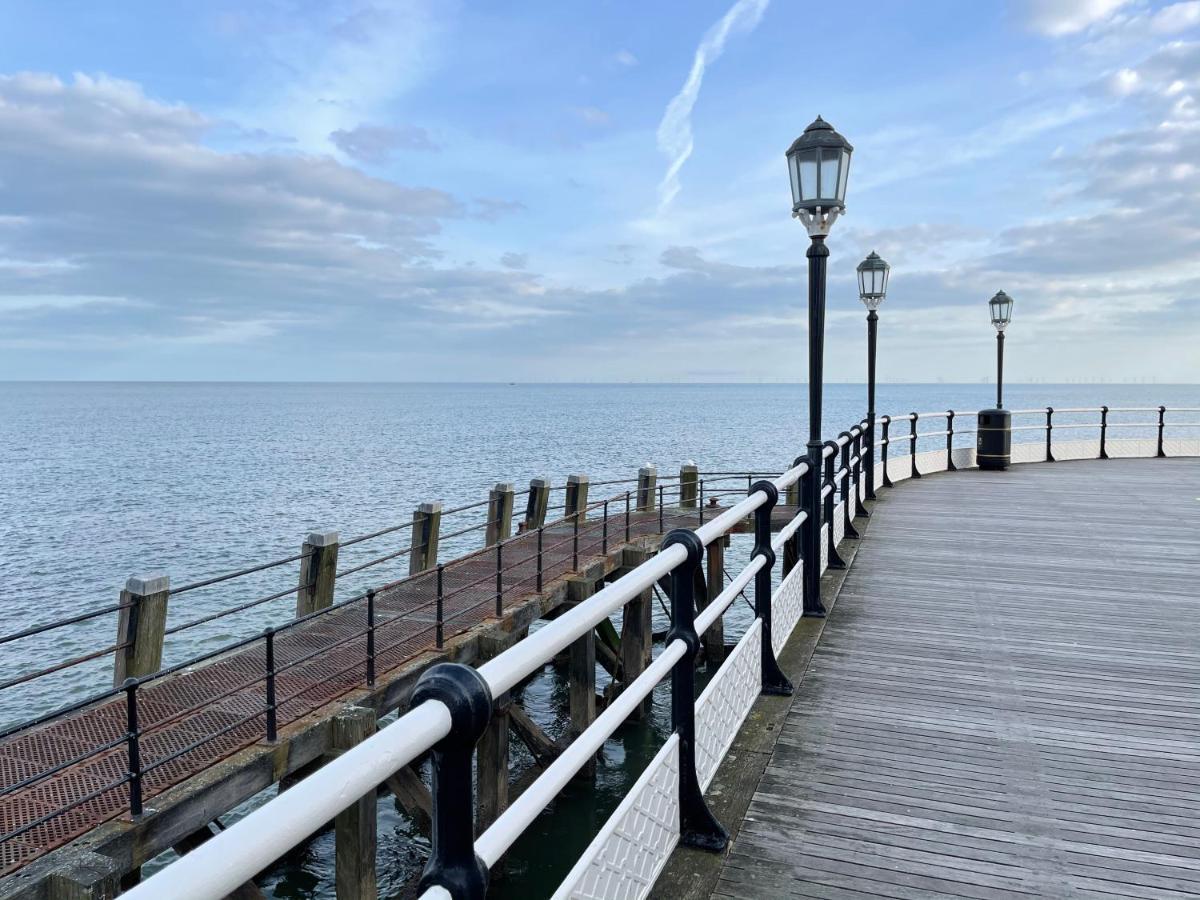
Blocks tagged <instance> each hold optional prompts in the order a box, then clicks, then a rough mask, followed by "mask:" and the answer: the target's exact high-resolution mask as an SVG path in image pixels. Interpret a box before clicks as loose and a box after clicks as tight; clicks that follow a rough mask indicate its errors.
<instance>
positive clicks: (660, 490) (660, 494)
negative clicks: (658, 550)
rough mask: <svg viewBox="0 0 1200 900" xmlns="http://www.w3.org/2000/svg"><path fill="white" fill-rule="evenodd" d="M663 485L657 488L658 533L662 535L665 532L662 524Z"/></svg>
mask: <svg viewBox="0 0 1200 900" xmlns="http://www.w3.org/2000/svg"><path fill="white" fill-rule="evenodd" d="M663 490H664V487H663V485H661V484H660V485H659V486H658V533H659V534H662V533H663V532H664V531H665V530H666V526H665V525H664V524H663Z"/></svg>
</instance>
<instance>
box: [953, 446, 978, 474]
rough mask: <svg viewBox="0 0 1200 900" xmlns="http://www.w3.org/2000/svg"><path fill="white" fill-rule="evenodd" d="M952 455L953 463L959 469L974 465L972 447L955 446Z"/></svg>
mask: <svg viewBox="0 0 1200 900" xmlns="http://www.w3.org/2000/svg"><path fill="white" fill-rule="evenodd" d="M952 455H953V457H954V465H956V466H958V467H959V468H960V469H970V468H974V466H975V465H976V462H975V448H974V447H955V448H954V450H953V451H952Z"/></svg>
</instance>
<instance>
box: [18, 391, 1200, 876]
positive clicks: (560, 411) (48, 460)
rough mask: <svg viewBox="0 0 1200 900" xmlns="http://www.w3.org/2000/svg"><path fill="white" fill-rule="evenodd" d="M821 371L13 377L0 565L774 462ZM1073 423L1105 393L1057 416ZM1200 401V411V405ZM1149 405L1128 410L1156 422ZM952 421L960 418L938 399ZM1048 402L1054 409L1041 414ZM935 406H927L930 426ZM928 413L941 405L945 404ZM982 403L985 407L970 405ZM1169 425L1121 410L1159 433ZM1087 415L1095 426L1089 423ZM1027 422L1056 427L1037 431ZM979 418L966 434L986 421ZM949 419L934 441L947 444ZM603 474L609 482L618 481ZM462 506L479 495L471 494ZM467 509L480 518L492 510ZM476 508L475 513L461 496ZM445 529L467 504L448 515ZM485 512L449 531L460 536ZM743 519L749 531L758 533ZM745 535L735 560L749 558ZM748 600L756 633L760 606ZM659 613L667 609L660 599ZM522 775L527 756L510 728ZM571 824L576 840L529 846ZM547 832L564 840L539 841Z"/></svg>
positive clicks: (28, 583)
mask: <svg viewBox="0 0 1200 900" xmlns="http://www.w3.org/2000/svg"><path fill="white" fill-rule="evenodd" d="M878 393H879V401H878V403H877V407H878V411H879V412H881V413H900V412H908V411H911V410H916V411H919V412H924V411H927V410H939V409H946V408H954V409H959V410H975V409H978V408H980V407H982V406H990V405H991V403H992V399H993V397H994V388H993V387H992V386H990V385H984V384H977V385H962V384H937V385H907V384H906V385H882V386H881V387H880V388H879V392H878ZM806 394H807V389H806V387H805V386H804V385H778V384H764V385H496V384H487V385H427V384H420V385H417V384H159V383H154V384H136V383H120V384H76V383H3V384H0V496H2V497H3V514H2V515H0V546H3V547H4V552H3V553H0V583H2V584H4V585H5V594H4V600H3V608H4V610H5V612H6V613H7V615H6V616H5V621H6V623H7V624H6V626H4V627H3V628H0V633H8V632H10V631H14V630H18V629H20V628H24V627H28V626H30V625H33V624H37V623H39V622H42V621H47V620H52V619H56V618H60V617H64V616H68V615H74V614H78V613H80V612H83V611H85V610H88V609H92V608H96V607H100V606H104V605H108V604H111V603H114V602H116V600H117V597H118V592H119V590H120V588H121V586H122V585H123V584H124V581H125V578H126V577H127V576H129V575H131V574H140V573H145V572H149V571H156V570H165V571H167V572H169V573H170V575H171V578H172V582H173V584H175V585H179V584H183V583H186V582H190V581H194V580H197V579H200V578H203V577H206V576H209V575H214V574H218V573H220V572H223V571H227V570H230V569H234V568H240V567H242V566H244V565H248V564H252V563H255V562H260V561H264V560H267V559H273V558H280V557H285V556H288V555H291V554H293V553H295V552H296V551H297V550H298V549H299V547H300V543H301V541H302V540H303V538H304V536H305V535H306V534H307V533H308V532H309V531H311V530H313V529H314V528H320V529H330V528H332V529H337V530H338V531H340V532H341V534H342V536H343V538H346V537H350V536H353V535H357V534H363V533H367V532H371V531H375V530H377V529H380V528H383V527H385V526H388V525H392V524H397V523H400V522H403V521H406V520H408V519H409V518H410V517H411V513H412V510H413V509H414V508H415V507H416V506H417V505H418V504H419V503H421V502H422V501H426V500H442V501H444V502H445V503H446V505H447V506H448V507H450V506H458V505H461V504H465V503H470V502H473V501H476V500H480V499H484V498H486V496H487V491H488V489H489V488H490V487H491V485H492V484H493V483H495V482H496V481H513V482H515V483H516V485H517V488H518V490H519V489H521V488H522V487H523V486H525V485H527V484H528V480H529V478H531V477H533V476H538V475H549V476H550V477H551V478H552V480H553V481H554V483H556V484H561V483H562V482H563V481H565V478H566V476H567V475H568V474H569V473H573V472H585V473H587V474H589V475H590V476H591V477H592V480H593V481H600V480H608V479H616V478H631V477H633V476H634V475H635V474H636V471H637V468H638V466H640V465H643V464H644V463H646V462H653V463H656V464H657V465H658V466H659V471H660V472H661V473H664V474H670V473H674V472H676V471H677V470H678V466H679V464H680V463H681V462H683V461H684V460H688V459H691V460H694V461H696V462H697V463H698V464H699V466H700V467H701V469H702V470H710V471H716V470H746V469H754V470H759V471H779V470H781V469H782V468H783V467H785V466H786V464H787V463H789V462H790V461H791V460H792V459H793V458H794V457H795V456H796V455H798V454H799V453H801V452H802V451H803V443H804V440H805V439H806V436H807V435H806V433H807V403H806ZM1005 399H1006V405H1007V406H1008V407H1009V408H1013V409H1021V408H1035V407H1044V406H1046V405H1047V404H1051V405H1054V406H1056V407H1094V406H1099V405H1100V404H1108V405H1109V406H1112V407H1128V406H1157V405H1158V404H1159V403H1162V404H1165V405H1167V406H1168V407H1171V406H1192V407H1195V406H1200V387H1197V386H1195V385H1043V384H1038V385H1012V386H1009V387H1007V388H1006V397H1005ZM864 405H865V388H864V387H863V386H862V385H845V384H834V385H828V386H827V387H826V396H825V403H824V418H825V422H826V428H825V431H826V434H827V435H832V434H836V432H837V431H839V430H841V429H842V428H844V427H847V426H848V425H849V424H850V423H852V422H854V421H856V420H857V419H859V418H860V417H861V416H862V414H863V411H864ZM1056 418H1057V419H1058V421H1061V422H1063V423H1066V422H1069V421H1077V422H1082V421H1092V420H1093V419H1094V417H1088V416H1073V417H1072V416H1066V415H1064V416H1061V417H1056ZM1191 418H1193V419H1194V418H1195V416H1192V417H1191ZM1152 419H1153V415H1151V414H1147V413H1140V414H1139V413H1122V414H1113V415H1112V417H1111V421H1113V422H1121V421H1125V422H1148V421H1151V420H1152ZM942 421H943V422H944V420H942ZM1025 421H1026V422H1028V423H1030V424H1032V423H1034V422H1037V421H1040V420H1039V419H1037V418H1036V417H1035V418H1030V419H1027V420H1025ZM923 427H924V426H923ZM929 427H930V428H931V429H936V428H939V427H944V424H941V423H934V424H931V425H930V426H929ZM968 427H969V426H968ZM1152 433H1153V432H1152V431H1151V430H1146V429H1135V430H1129V431H1125V432H1123V434H1127V435H1128V436H1135V435H1136V436H1147V435H1150V434H1152ZM1081 436H1083V435H1081ZM1015 438H1016V439H1022V438H1027V439H1030V440H1038V439H1041V435H1040V434H1039V433H1037V432H1025V433H1018V434H1017V435H1015ZM971 440H972V439H971V437H970V436H964V439H963V441H962V443H963V444H964V445H968V444H970V442H971ZM943 441H944V439H940V438H939V439H931V440H930V441H928V442H926V444H923V446H922V449H933V447H935V446H944V443H943ZM602 490H603V489H602V488H599V487H596V488H594V489H593V495H592V499H600V497H601V496H602V494H601V491H602ZM464 515H467V514H464ZM469 515H472V516H476V517H477V518H478V519H480V520H482V518H483V511H482V510H476V511H474V512H472V513H470V514H469ZM455 521H456V523H457V522H461V524H459V525H457V527H462V526H464V525H466V524H471V521H473V520H471V519H469V517H468V518H461V519H457V520H455ZM444 528H445V529H446V530H450V528H451V524H450V522H449V520H448V521H447V523H446V525H445V526H444ZM406 541H407V533H406V532H400V533H399V535H392V536H390V537H384V538H380V539H378V540H375V541H370V542H364V543H362V544H359V545H356V546H354V547H350V548H345V549H344V550H343V554H342V557H341V565H342V566H352V565H355V564H357V563H358V562H364V561H366V560H368V559H370V558H374V557H377V556H380V555H383V554H386V553H388V552H391V551H394V550H398V549H400V548H401V547H403V546H404V545H405V542H406ZM479 541H480V537H479V536H478V535H477V534H472V535H465V536H463V537H462V538H461V539H459V540H457V541H450V542H446V543H444V544H443V549H442V555H443V558H449V557H451V556H453V555H455V553H456V552H459V551H464V550H466V549H470V548H472V547H474V546H476V545H477V544H478V543H479ZM742 543H745V542H744V541H743V542H742ZM739 551H740V552H742V554H743V555H744V553H745V552H746V551H748V545H747V546H741V545H736V546H735V550H734V555H733V557H732V558H731V561H730V565H731V568H732V567H733V566H734V565H736V564H737V562H738V560H739V559H740V558H741V557H740V556H739V555H738V554H739ZM406 571H407V561H406V560H405V559H404V558H403V557H402V558H400V559H398V560H395V561H393V562H392V563H390V564H385V565H381V566H378V567H375V568H372V569H368V570H366V571H365V572H363V573H361V574H360V575H359V576H355V577H352V578H350V579H347V581H346V582H345V583H343V582H342V581H339V582H338V592H339V594H342V592H343V591H346V592H352V591H357V590H360V589H362V588H365V587H367V586H369V585H371V584H376V583H381V582H384V581H388V580H393V579H395V578H397V577H399V576H401V575H403V574H405V572H406ZM296 577H297V572H296V567H295V564H291V565H288V566H285V567H281V568H278V569H273V570H268V571H266V572H263V573H259V574H257V575H255V576H251V577H247V578H244V579H239V580H238V581H236V582H233V583H232V584H230V585H219V586H214V587H212V588H209V589H203V590H198V591H194V592H190V593H188V594H185V595H181V596H180V597H179V598H177V600H176V602H174V603H173V604H172V607H171V610H170V615H169V620H168V624H169V625H172V624H176V623H179V622H182V621H186V620H190V619H194V618H197V617H200V616H203V615H206V614H208V613H210V612H215V611H217V610H220V609H226V608H229V607H231V606H234V605H237V604H239V603H243V602H246V601H248V600H251V599H254V598H256V597H259V596H264V595H266V594H269V593H272V592H274V591H278V590H281V589H283V588H286V587H288V586H289V585H294V584H295V581H296ZM293 608H294V598H292V597H291V596H288V597H285V598H283V599H281V600H279V601H276V602H273V603H271V604H267V605H265V606H262V607H257V608H255V609H253V610H248V611H246V612H245V613H242V614H239V615H235V616H230V617H227V618H223V619H220V620H217V621H215V622H212V623H210V624H208V625H205V626H201V627H197V628H195V629H189V630H188V631H185V632H181V633H180V634H178V635H175V636H173V637H172V638H169V639H168V643H167V647H166V661H167V662H168V663H170V662H175V661H178V660H182V659H186V658H187V657H189V656H191V655H194V654H196V653H198V652H201V651H204V650H207V649H211V648H213V647H216V646H219V645H221V644H223V643H226V642H228V641H231V640H233V639H235V638H238V637H242V636H246V635H249V634H253V633H257V632H259V631H261V630H262V628H263V627H264V626H266V625H268V624H272V623H280V622H283V621H286V620H287V619H288V618H290V617H291V615H292V611H293ZM739 609H740V605H735V607H733V608H732V609H731V612H730V614H729V616H730V619H729V622H728V627H729V630H730V632H731V633H733V634H735V635H736V634H737V633H738V631H739V629H740V628H742V627H744V624H745V620H746V615H747V614H746V613H745V611H744V610H742V611H739ZM659 617H660V618H661V613H660V614H659ZM115 637H116V621H115V616H112V615H110V616H105V617H102V618H100V619H97V620H93V621H90V622H86V623H81V624H79V625H78V626H74V627H72V628H69V629H64V630H60V631H56V632H53V633H52V634H50V635H46V636H42V637H36V638H30V639H27V640H23V641H18V642H14V643H11V644H6V645H3V650H2V653H0V680H7V679H11V678H14V677H16V676H19V675H21V674H23V673H26V672H29V671H32V670H35V669H38V668H41V667H44V666H47V665H50V664H52V663H53V662H55V661H58V660H61V659H63V658H66V657H69V656H75V655H84V654H87V653H88V652H91V651H93V650H95V649H97V648H100V647H103V646H105V645H106V644H110V643H112V642H113V641H114V640H115ZM110 679H111V660H109V659H101V660H96V661H94V662H92V663H88V664H84V665H80V666H77V667H75V668H73V669H71V670H69V671H68V672H64V673H60V674H57V675H53V676H48V677H45V678H41V679H37V680H36V681H34V682H32V683H29V684H26V685H22V686H19V687H14V688H10V689H7V690H4V691H0V723H11V722H13V721H16V720H19V719H23V718H26V717H29V716H31V715H33V714H36V713H38V712H42V711H46V710H49V709H52V708H54V707H56V706H59V705H62V704H64V703H66V702H68V701H70V700H72V699H75V698H78V697H82V696H85V695H86V694H88V693H92V692H95V691H97V690H100V689H103V688H105V687H107V686H108V684H109V683H110ZM563 691H564V685H563V684H562V683H561V680H560V679H559V678H558V676H557V675H556V674H555V673H554V672H553V671H552V670H549V669H548V670H547V672H546V674H545V676H544V677H543V678H541V679H539V680H538V681H536V682H534V683H533V684H532V685H530V687H529V688H528V689H527V691H526V696H525V698H524V701H525V703H526V706H527V707H528V708H529V709H530V712H531V714H533V715H534V716H535V717H536V718H538V719H539V720H540V721H541V722H543V724H545V725H546V727H547V728H548V729H549V730H550V731H551V732H552V733H553V732H556V731H557V730H559V729H561V727H562V725H563V722H562V718H561V717H562V710H563V709H564V708H565V705H566V701H565V696H564V693H563ZM668 718H669V713H668V710H667V708H666V705H665V698H661V697H660V698H659V700H658V703H657V704H656V710H655V714H654V716H652V718H651V722H650V724H649V725H648V726H639V727H637V728H631V729H628V730H627V733H626V732H622V733H619V734H618V735H617V736H616V737H614V739H613V740H612V741H610V742H609V746H608V747H606V749H605V753H604V756H603V759H602V762H601V765H600V771H599V774H598V776H597V780H596V783H595V785H594V786H593V785H591V784H587V785H582V784H581V785H580V786H578V787H576V788H574V789H572V790H571V791H569V792H568V795H567V796H566V797H564V798H563V799H562V800H560V801H559V803H558V804H556V807H558V808H561V810H562V814H561V815H559V816H558V817H557V818H555V819H550V818H544V819H543V820H542V821H540V822H539V823H538V824H536V825H535V826H534V828H533V829H531V833H530V835H529V836H528V837H527V839H526V840H524V841H523V842H522V843H521V844H518V846H517V848H516V849H515V851H514V853H513V854H512V860H511V863H510V873H509V877H508V878H506V879H504V880H503V881H502V882H501V883H500V886H499V888H498V890H499V893H500V894H501V895H503V896H512V897H534V896H540V895H541V894H542V893H545V891H546V885H548V884H552V883H554V881H555V879H556V878H558V877H561V875H562V874H563V873H564V872H565V870H566V868H567V867H569V862H570V860H571V859H573V857H574V855H576V854H577V852H578V850H579V849H581V848H582V846H583V845H585V844H586V842H587V840H588V838H589V837H590V836H591V834H592V833H594V830H595V827H596V824H597V823H598V822H599V821H601V820H602V818H603V817H604V816H605V815H607V812H608V811H610V810H611V809H612V807H613V806H614V805H615V803H616V801H617V800H618V799H619V798H620V796H621V795H622V794H623V793H624V790H625V788H626V785H627V784H628V782H629V779H630V778H631V777H636V774H637V772H638V771H640V769H641V767H642V765H644V763H645V761H646V760H648V759H649V757H650V755H652V754H653V752H654V751H655V750H656V748H657V746H658V744H659V742H660V741H661V738H662V736H663V735H664V734H665V733H666V730H667V727H668V724H667V723H668ZM514 750H515V759H514V769H515V772H514V774H515V775H519V774H520V773H521V772H523V771H524V769H525V768H527V767H528V765H529V760H528V759H527V758H523V756H522V753H521V751H520V748H519V746H518V745H517V744H516V742H514ZM381 829H382V832H381V835H380V870H381V876H382V877H383V889H384V890H383V895H384V896H389V895H394V894H396V892H398V891H400V890H401V888H400V886H401V885H402V884H403V883H404V881H405V880H406V879H408V878H409V877H410V876H411V875H412V873H413V871H414V870H415V867H416V866H419V864H420V861H421V860H422V859H423V858H424V854H425V850H426V847H425V845H424V839H423V838H421V837H420V835H419V833H417V832H416V831H415V830H414V829H413V827H412V825H411V823H409V822H408V821H407V819H406V818H405V817H404V816H403V815H402V814H399V813H396V812H395V811H394V810H393V809H392V806H391V803H390V801H387V802H384V803H381ZM551 830H552V831H553V836H554V843H553V846H555V847H556V848H559V850H560V851H561V855H560V856H558V855H548V854H545V853H537V852H533V851H532V849H526V848H532V847H533V846H535V845H536V844H537V841H538V840H539V839H544V838H546V837H548V835H549V834H550V832H551ZM541 846H542V847H543V848H544V847H545V846H546V844H545V843H543V844H542V845H541ZM331 867H332V845H331V839H330V838H329V837H328V836H325V837H322V838H319V839H317V840H316V841H314V842H312V843H310V844H309V845H307V846H306V847H304V848H301V849H299V850H298V851H297V852H296V853H294V854H293V855H292V857H290V858H289V859H288V860H285V861H284V863H283V864H281V865H280V866H279V867H277V870H276V871H275V872H273V873H272V875H271V877H270V878H269V880H268V887H269V888H270V889H271V890H272V891H273V895H274V896H277V897H320V898H324V897H330V896H332V892H331V883H332V873H331Z"/></svg>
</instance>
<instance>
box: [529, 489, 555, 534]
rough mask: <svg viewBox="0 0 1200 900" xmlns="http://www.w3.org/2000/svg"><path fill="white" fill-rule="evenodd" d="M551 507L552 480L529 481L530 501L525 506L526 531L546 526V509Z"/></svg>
mask: <svg viewBox="0 0 1200 900" xmlns="http://www.w3.org/2000/svg"><path fill="white" fill-rule="evenodd" d="M549 505H550V479H549V478H544V477H543V478H531V479H530V480H529V500H528V502H527V503H526V504H525V530H526V531H530V530H532V529H534V528H541V527H542V526H543V525H545V524H546V508H547V507H548V506H549Z"/></svg>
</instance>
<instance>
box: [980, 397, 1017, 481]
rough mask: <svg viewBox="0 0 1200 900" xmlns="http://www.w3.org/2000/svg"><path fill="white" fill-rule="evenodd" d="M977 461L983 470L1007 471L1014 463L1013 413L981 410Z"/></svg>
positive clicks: (999, 410)
mask: <svg viewBox="0 0 1200 900" xmlns="http://www.w3.org/2000/svg"><path fill="white" fill-rule="evenodd" d="M975 461H976V462H977V463H979V468H981V469H1007V468H1008V465H1009V463H1011V462H1012V413H1010V412H1009V411H1008V410H1007V409H981V410H980V411H979V420H978V424H977V425H976V442H975Z"/></svg>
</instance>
